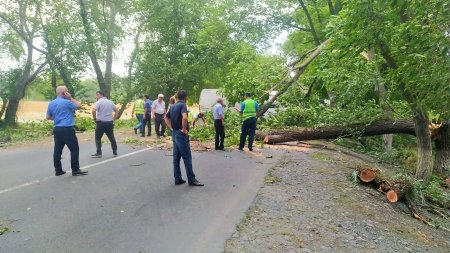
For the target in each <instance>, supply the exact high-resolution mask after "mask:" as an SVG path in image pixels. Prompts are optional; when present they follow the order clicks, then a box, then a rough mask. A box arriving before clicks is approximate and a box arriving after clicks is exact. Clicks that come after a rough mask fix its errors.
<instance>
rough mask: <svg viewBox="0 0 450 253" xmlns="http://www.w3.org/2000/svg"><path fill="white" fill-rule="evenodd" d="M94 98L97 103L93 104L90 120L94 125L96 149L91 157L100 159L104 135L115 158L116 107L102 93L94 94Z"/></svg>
mask: <svg viewBox="0 0 450 253" xmlns="http://www.w3.org/2000/svg"><path fill="white" fill-rule="evenodd" d="M95 98H96V99H97V102H95V105H94V107H93V108H92V118H93V119H94V121H95V123H96V125H95V146H96V147H97V151H96V152H95V154H93V155H91V157H92V158H101V157H102V137H103V134H106V136H107V137H108V139H109V142H111V148H112V152H113V156H117V143H116V138H114V120H115V119H116V115H117V107H116V105H115V104H114V103H113V102H112V101H111V100H109V99H107V98H106V97H105V93H103V91H97V92H96V93H95Z"/></svg>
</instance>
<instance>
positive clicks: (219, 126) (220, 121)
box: [213, 98, 225, 150]
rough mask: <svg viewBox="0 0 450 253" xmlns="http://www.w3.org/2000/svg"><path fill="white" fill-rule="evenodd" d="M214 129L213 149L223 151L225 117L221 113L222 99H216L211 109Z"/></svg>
mask: <svg viewBox="0 0 450 253" xmlns="http://www.w3.org/2000/svg"><path fill="white" fill-rule="evenodd" d="M213 117H214V128H215V129H216V138H215V149H216V150H224V146H223V142H224V140H225V116H224V113H223V99H222V98H218V99H217V104H216V105H214V107H213Z"/></svg>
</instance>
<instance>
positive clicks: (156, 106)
mask: <svg viewBox="0 0 450 253" xmlns="http://www.w3.org/2000/svg"><path fill="white" fill-rule="evenodd" d="M152 114H153V118H154V119H155V132H156V137H158V138H159V137H166V135H165V132H166V124H165V123H164V115H166V103H165V102H164V95H163V94H159V95H158V99H156V100H155V101H154V102H153V103H152Z"/></svg>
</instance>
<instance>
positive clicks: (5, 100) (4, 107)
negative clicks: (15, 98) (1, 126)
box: [0, 97, 8, 119]
mask: <svg viewBox="0 0 450 253" xmlns="http://www.w3.org/2000/svg"><path fill="white" fill-rule="evenodd" d="M7 105H8V99H6V98H5V97H2V108H0V119H1V118H2V117H3V113H5V110H6V106H7Z"/></svg>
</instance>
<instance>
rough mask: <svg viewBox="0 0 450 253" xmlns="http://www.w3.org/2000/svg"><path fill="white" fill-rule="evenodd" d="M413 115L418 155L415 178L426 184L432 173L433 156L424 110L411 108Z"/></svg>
mask: <svg viewBox="0 0 450 253" xmlns="http://www.w3.org/2000/svg"><path fill="white" fill-rule="evenodd" d="M413 113H414V117H413V120H414V127H415V132H416V137H417V153H418V157H417V159H418V160H417V168H416V177H418V178H421V179H423V180H424V181H425V182H428V181H429V180H430V179H431V174H432V172H433V156H432V146H431V138H430V133H429V131H428V118H427V113H426V111H425V110H423V109H421V108H417V107H416V108H413Z"/></svg>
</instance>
